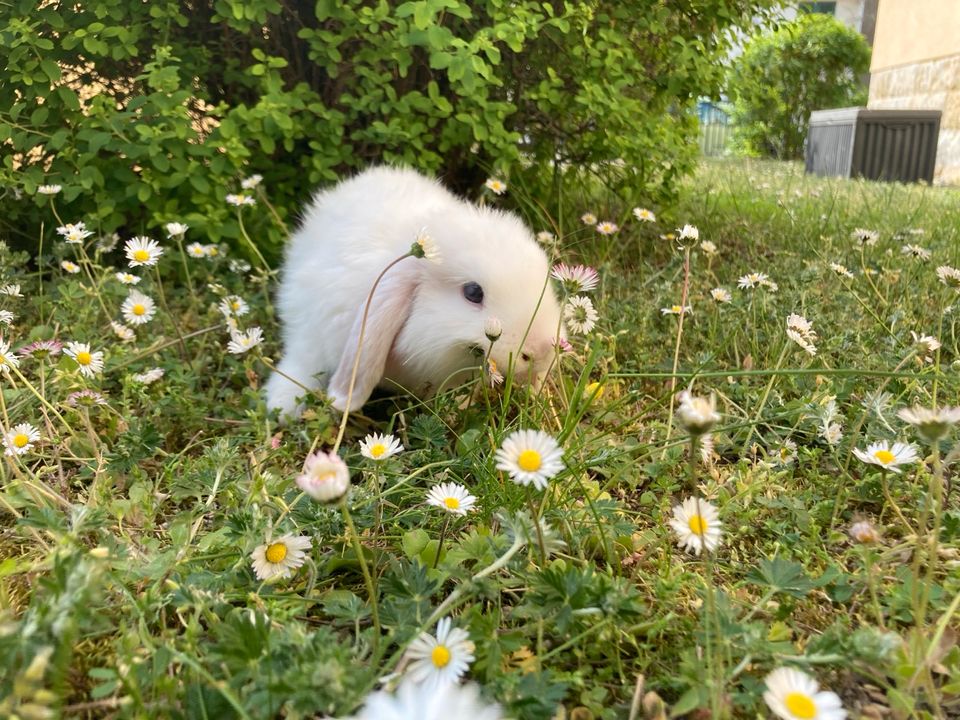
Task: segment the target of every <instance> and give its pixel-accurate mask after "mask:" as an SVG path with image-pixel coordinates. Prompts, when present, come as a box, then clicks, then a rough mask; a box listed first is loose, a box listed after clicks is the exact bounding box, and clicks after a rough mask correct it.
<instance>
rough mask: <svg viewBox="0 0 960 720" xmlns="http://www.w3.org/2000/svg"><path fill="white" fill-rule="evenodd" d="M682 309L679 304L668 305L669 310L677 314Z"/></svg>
mask: <svg viewBox="0 0 960 720" xmlns="http://www.w3.org/2000/svg"><path fill="white" fill-rule="evenodd" d="M682 310H683V308H682V307H680V306H679V305H672V306H671V307H670V312H672V313H675V314H677V315H679V314H680V312H681V311H682Z"/></svg>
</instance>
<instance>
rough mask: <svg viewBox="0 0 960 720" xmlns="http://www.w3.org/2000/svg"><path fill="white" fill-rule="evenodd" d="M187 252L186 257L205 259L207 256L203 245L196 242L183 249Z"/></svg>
mask: <svg viewBox="0 0 960 720" xmlns="http://www.w3.org/2000/svg"><path fill="white" fill-rule="evenodd" d="M184 249H185V250H186V251H187V255H189V256H190V257H195V258H205V257H206V256H207V251H206V250H205V249H204V247H203V245H202V244H201V243H198V242H192V243H190V244H189V245H187V247H186V248H184Z"/></svg>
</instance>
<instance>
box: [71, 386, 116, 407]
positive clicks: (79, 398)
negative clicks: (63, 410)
mask: <svg viewBox="0 0 960 720" xmlns="http://www.w3.org/2000/svg"><path fill="white" fill-rule="evenodd" d="M66 403H67V405H69V406H70V407H96V406H98V405H106V404H107V399H106V398H105V397H104V396H103V395H101V394H100V393H98V392H97V391H95V390H77V391H76V392H72V393H70V394H69V395H67V400H66Z"/></svg>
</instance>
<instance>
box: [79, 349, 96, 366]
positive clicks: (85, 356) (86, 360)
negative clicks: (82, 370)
mask: <svg viewBox="0 0 960 720" xmlns="http://www.w3.org/2000/svg"><path fill="white" fill-rule="evenodd" d="M77 362H78V363H80V364H81V365H89V364H90V363H92V362H93V356H92V355H90V353H88V352H87V351H86V350H81V351H80V352H78V353H77Z"/></svg>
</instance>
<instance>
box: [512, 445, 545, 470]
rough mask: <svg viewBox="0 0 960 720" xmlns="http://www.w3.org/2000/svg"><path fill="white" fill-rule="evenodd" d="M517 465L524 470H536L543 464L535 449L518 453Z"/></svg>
mask: <svg viewBox="0 0 960 720" xmlns="http://www.w3.org/2000/svg"><path fill="white" fill-rule="evenodd" d="M517 465H519V466H520V469H521V470H523V471H524V472H536V471H537V470H539V469H540V466H541V465H543V460H541V458H540V453H538V452H537V451H536V450H524V451H523V452H522V453H520V457H518V458H517Z"/></svg>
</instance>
